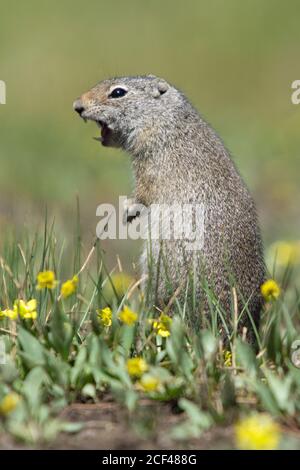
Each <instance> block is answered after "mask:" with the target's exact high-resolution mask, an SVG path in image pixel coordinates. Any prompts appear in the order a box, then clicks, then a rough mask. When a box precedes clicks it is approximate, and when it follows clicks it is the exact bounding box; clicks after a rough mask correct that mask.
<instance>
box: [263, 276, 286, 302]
mask: <svg viewBox="0 0 300 470" xmlns="http://www.w3.org/2000/svg"><path fill="white" fill-rule="evenodd" d="M260 291H261V293H262V296H263V297H264V299H265V300H266V301H267V302H270V300H276V299H277V297H279V295H280V292H281V291H280V287H279V285H278V284H277V282H276V281H274V279H268V280H267V281H265V282H264V283H263V284H262V285H261V286H260Z"/></svg>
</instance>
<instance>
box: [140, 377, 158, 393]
mask: <svg viewBox="0 0 300 470" xmlns="http://www.w3.org/2000/svg"><path fill="white" fill-rule="evenodd" d="M139 385H140V386H141V388H142V389H143V390H144V392H157V391H158V390H159V388H160V387H161V381H160V380H159V379H158V378H157V377H154V376H153V375H151V374H145V375H143V377H142V378H141V380H140V382H139Z"/></svg>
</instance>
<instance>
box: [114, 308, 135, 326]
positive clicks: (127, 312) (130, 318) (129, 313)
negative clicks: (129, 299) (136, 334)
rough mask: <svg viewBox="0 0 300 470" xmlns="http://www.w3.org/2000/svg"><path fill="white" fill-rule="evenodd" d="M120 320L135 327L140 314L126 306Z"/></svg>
mask: <svg viewBox="0 0 300 470" xmlns="http://www.w3.org/2000/svg"><path fill="white" fill-rule="evenodd" d="M119 319H120V320H121V322H123V323H126V325H134V323H135V322H136V321H137V319H138V314H137V313H135V312H134V311H133V310H131V309H130V308H129V307H126V306H125V307H124V308H123V310H122V311H121V312H120V314H119Z"/></svg>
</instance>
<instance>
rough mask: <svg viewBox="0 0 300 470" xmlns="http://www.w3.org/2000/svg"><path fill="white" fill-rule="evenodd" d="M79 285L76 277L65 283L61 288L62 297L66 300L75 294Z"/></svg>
mask: <svg viewBox="0 0 300 470" xmlns="http://www.w3.org/2000/svg"><path fill="white" fill-rule="evenodd" d="M77 284H78V276H74V277H73V278H72V279H69V280H68V281H66V282H64V283H63V285H62V286H61V289H60V293H61V296H62V297H63V298H64V299H65V298H67V297H69V296H70V295H72V294H74V292H75V291H76V288H77Z"/></svg>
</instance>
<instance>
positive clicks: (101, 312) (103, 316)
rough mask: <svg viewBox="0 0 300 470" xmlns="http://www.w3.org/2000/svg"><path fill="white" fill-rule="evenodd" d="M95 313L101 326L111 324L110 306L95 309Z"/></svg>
mask: <svg viewBox="0 0 300 470" xmlns="http://www.w3.org/2000/svg"><path fill="white" fill-rule="evenodd" d="M97 315H98V318H99V320H100V321H101V323H102V325H103V326H111V324H112V311H111V308H110V307H105V308H102V309H98V310H97Z"/></svg>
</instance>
